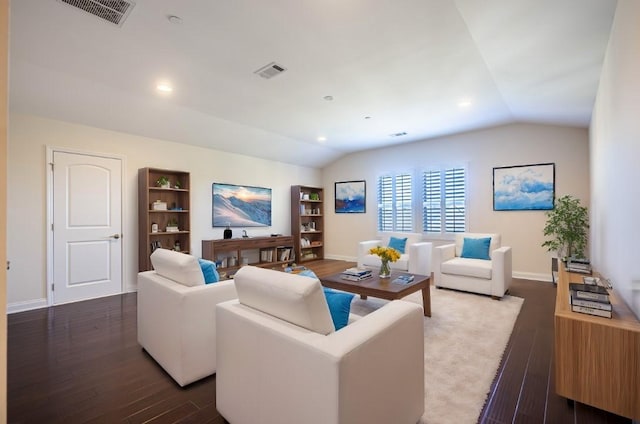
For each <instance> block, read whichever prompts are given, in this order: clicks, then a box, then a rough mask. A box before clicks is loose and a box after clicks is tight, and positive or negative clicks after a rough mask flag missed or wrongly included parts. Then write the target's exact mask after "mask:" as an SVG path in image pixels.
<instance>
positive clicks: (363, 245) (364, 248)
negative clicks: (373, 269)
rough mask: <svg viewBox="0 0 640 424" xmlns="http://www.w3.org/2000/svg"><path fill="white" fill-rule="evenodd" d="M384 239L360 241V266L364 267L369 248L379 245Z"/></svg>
mask: <svg viewBox="0 0 640 424" xmlns="http://www.w3.org/2000/svg"><path fill="white" fill-rule="evenodd" d="M380 243H382V240H367V241H361V242H360V243H358V268H364V266H365V265H364V257H365V256H367V255H368V254H369V249H371V248H372V247H376V246H378V245H379V244H380Z"/></svg>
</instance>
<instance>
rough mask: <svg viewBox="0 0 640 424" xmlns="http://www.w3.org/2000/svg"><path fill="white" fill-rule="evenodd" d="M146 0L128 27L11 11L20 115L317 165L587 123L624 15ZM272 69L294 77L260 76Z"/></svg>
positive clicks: (572, 9)
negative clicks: (500, 132)
mask: <svg viewBox="0 0 640 424" xmlns="http://www.w3.org/2000/svg"><path fill="white" fill-rule="evenodd" d="M85 1H89V0H85ZM96 1H102V2H105V1H106V2H107V3H110V2H111V4H113V1H114V0H96ZM134 3H135V5H134V6H133V8H132V9H131V12H130V14H129V15H128V16H127V17H126V19H125V20H124V22H123V23H122V24H121V25H120V26H118V25H114V24H111V23H109V22H106V21H104V20H102V19H99V18H97V17H96V16H93V15H91V14H88V13H86V12H83V11H80V10H78V9H76V8H74V7H71V6H69V5H67V4H65V3H63V2H61V1H60V0H14V1H12V2H11V18H10V19H11V20H10V104H9V107H10V112H12V113H24V114H33V115H39V116H44V117H48V118H54V119H60V120H64V121H69V122H75V123H80V124H84V125H90V126H95V127H100V128H106V129H110V130H115V131H121V132H126V133H130V134H136V135H141V136H146V137H152V138H158V139H165V140H170V141H175V142H180V143H188V144H193V145H198V146H203V147H210V148H213V149H218V150H223V151H229V152H236V153H240V154H246V155H251V156H259V157H264V158H268V159H273V160H280V161H283V162H290V163H298V164H302V165H307V166H315V167H322V166H323V165H325V164H327V163H329V162H331V161H332V160H335V159H336V158H338V157H340V156H342V155H344V154H346V153H348V152H353V151H358V150H363V149H371V148H376V147H382V146H388V145H393V144H397V143H405V142H411V141H416V140H423V139H428V138H432V137H437V136H441V135H446V134H452V133H456V132H461V131H467V130H471V129H476V128H483V127H488V126H493V125H498V124H503V123H509V122H540V123H552V124H561V125H572V126H587V125H588V123H589V121H590V117H591V110H592V107H593V103H594V100H595V94H596V90H597V87H598V80H599V75H600V71H601V66H602V62H603V59H604V55H605V51H606V46H607V42H608V39H609V33H610V30H611V25H612V21H613V15H614V11H615V7H616V2H615V1H613V0H483V1H478V0H455V1H454V0H322V1H310V0H298V1H292V0H288V1H285V0H269V1H258V0H233V1H230V0H215V1H213V0H181V1H175V0H134ZM170 16H175V17H178V19H176V18H173V19H169V17H170ZM271 62H275V63H276V64H278V65H280V66H282V67H283V68H285V69H286V70H285V71H284V72H282V73H280V74H278V75H276V76H274V77H273V78H270V79H265V78H262V77H260V76H258V75H257V74H255V73H254V72H255V71H256V70H258V69H259V68H261V67H263V66H265V65H267V64H269V63H271ZM159 83H168V84H170V85H171V87H172V91H171V92H170V93H166V92H165V93H162V92H159V91H158V90H157V85H158V84H159ZM402 133H406V134H405V135H397V136H393V135H396V134H402ZM322 138H324V140H323V139H322ZM514 142H517V141H514Z"/></svg>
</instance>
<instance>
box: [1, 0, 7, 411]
mask: <svg viewBox="0 0 640 424" xmlns="http://www.w3.org/2000/svg"><path fill="white" fill-rule="evenodd" d="M8 20H9V2H8V1H6V0H0V423H6V422H7V314H6V310H7V271H6V267H5V263H6V260H7V232H6V231H5V230H6V228H7V178H6V175H7V68H8V66H7V57H8V45H9V42H8V36H7V34H8V32H9V23H8Z"/></svg>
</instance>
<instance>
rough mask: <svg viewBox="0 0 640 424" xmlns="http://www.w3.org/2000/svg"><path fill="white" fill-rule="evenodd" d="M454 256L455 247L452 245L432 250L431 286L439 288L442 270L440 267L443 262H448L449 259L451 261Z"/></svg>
mask: <svg viewBox="0 0 640 424" xmlns="http://www.w3.org/2000/svg"><path fill="white" fill-rule="evenodd" d="M455 255H456V245H455V243H452V244H444V245H442V246H436V247H435V248H434V249H433V260H434V262H435V266H434V267H433V280H434V282H433V285H434V286H439V285H440V282H441V281H442V269H441V265H442V263H443V262H446V261H448V260H449V259H453V258H454V257H455Z"/></svg>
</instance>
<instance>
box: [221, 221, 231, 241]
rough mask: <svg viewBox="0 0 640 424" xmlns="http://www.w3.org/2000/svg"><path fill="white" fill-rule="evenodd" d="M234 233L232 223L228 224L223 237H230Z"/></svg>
mask: <svg viewBox="0 0 640 424" xmlns="http://www.w3.org/2000/svg"><path fill="white" fill-rule="evenodd" d="M232 234H233V233H232V232H231V224H227V228H225V229H224V233H223V235H222V237H223V238H224V239H230V238H231V235H232Z"/></svg>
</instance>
